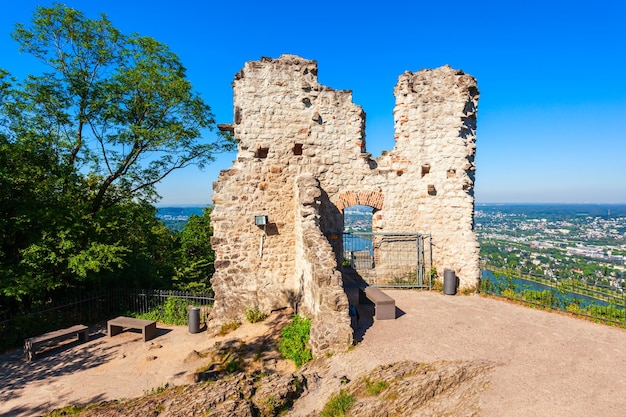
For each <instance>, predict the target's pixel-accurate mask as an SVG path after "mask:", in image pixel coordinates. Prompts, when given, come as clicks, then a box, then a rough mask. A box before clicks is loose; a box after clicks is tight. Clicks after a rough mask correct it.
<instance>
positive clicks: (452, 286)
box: [443, 269, 456, 295]
mask: <svg viewBox="0 0 626 417" xmlns="http://www.w3.org/2000/svg"><path fill="white" fill-rule="evenodd" d="M443 293H444V294H445V295H454V294H456V274H455V272H454V270H452V269H446V270H444V271H443Z"/></svg>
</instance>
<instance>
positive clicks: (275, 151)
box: [211, 55, 480, 354]
mask: <svg viewBox="0 0 626 417" xmlns="http://www.w3.org/2000/svg"><path fill="white" fill-rule="evenodd" d="M233 88H234V107H235V109H234V123H233V124H232V125H228V126H226V127H224V126H222V128H224V129H227V130H230V131H231V133H233V135H234V137H235V138H236V140H237V142H238V154H237V159H236V160H235V161H234V163H233V166H232V167H231V168H230V169H227V170H224V171H222V172H221V173H220V175H219V178H218V180H217V182H215V183H214V186H213V188H214V194H213V204H214V208H213V211H212V213H211V223H212V226H213V229H214V235H213V238H212V241H211V243H212V247H213V249H214V250H215V269H216V271H215V274H214V276H213V278H212V286H213V289H214V291H215V306H214V309H213V312H212V319H213V320H214V322H215V323H221V322H225V321H229V320H234V319H241V318H242V317H243V316H244V314H245V311H246V309H249V308H254V307H258V308H259V309H260V310H262V311H265V312H270V311H271V310H274V309H279V308H283V307H293V308H294V309H295V310H296V311H297V312H298V313H299V314H301V315H304V316H307V317H309V318H311V320H312V328H311V346H312V348H313V351H314V353H318V354H319V353H320V352H335V351H341V350H345V348H346V347H347V346H348V345H349V344H350V343H351V342H352V328H351V326H350V318H349V315H348V298H347V296H346V293H345V291H344V286H343V284H344V280H345V277H342V270H343V268H342V260H343V257H344V253H343V248H342V232H343V228H344V227H343V226H344V225H343V210H344V209H345V208H346V207H349V206H352V205H366V206H370V207H372V208H373V216H372V229H373V231H374V232H384V233H390V232H412V233H416V234H420V235H427V236H429V238H430V240H431V242H432V246H429V248H432V250H429V252H430V253H428V257H429V259H432V265H429V269H430V266H432V268H433V270H436V271H437V274H438V276H439V277H442V276H443V274H444V269H452V270H454V271H455V273H456V276H457V277H458V278H459V285H460V287H461V288H472V287H475V286H476V285H477V283H478V279H479V274H480V268H479V246H478V241H477V238H476V234H475V232H474V228H473V219H474V192H473V190H474V176H475V175H474V174H475V164H474V156H475V151H476V112H477V105H478V97H479V92H478V89H477V87H476V80H475V79H474V78H473V77H471V76H470V75H467V74H464V73H463V72H462V71H459V70H454V69H452V68H450V67H449V66H444V67H441V68H437V69H433V70H422V71H419V72H416V73H413V72H408V71H407V72H405V73H404V74H402V75H400V77H399V79H398V84H397V85H396V87H395V90H394V93H395V97H396V106H395V109H394V111H393V114H394V125H395V147H394V149H393V150H391V151H385V152H384V153H383V154H382V155H381V156H380V157H379V158H376V159H375V160H374V159H372V158H371V156H370V154H368V153H366V147H365V114H364V112H363V110H362V109H361V107H360V106H358V105H356V104H354V103H353V102H352V93H351V91H338V90H333V89H332V88H329V87H326V86H323V85H320V84H319V83H318V80H317V62H316V61H312V60H307V59H303V58H300V57H297V56H293V55H283V56H281V57H280V58H278V59H271V58H262V59H261V60H260V61H251V62H247V63H246V64H245V66H244V68H243V69H242V70H241V71H240V72H239V73H238V74H237V75H236V76H235V80H234V82H233ZM381 235H382V236H384V234H381ZM381 239H383V238H381ZM383 240H384V239H383ZM374 269H376V268H374Z"/></svg>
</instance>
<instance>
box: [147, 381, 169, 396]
mask: <svg viewBox="0 0 626 417" xmlns="http://www.w3.org/2000/svg"><path fill="white" fill-rule="evenodd" d="M169 387H170V384H169V383H165V385H160V386H158V387H156V388H152V389H151V390H150V391H144V395H156V394H161V393H162V392H165V391H167V389H168V388H169Z"/></svg>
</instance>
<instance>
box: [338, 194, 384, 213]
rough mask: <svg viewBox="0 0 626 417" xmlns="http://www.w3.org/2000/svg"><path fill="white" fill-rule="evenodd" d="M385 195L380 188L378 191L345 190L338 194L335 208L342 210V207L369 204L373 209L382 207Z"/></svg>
mask: <svg viewBox="0 0 626 417" xmlns="http://www.w3.org/2000/svg"><path fill="white" fill-rule="evenodd" d="M384 201H385V196H384V195H383V193H382V191H381V190H378V191H346V192H344V193H341V194H339V198H338V199H337V204H336V206H337V208H338V209H339V210H340V211H341V212H343V209H345V208H346V207H350V206H369V207H372V208H373V209H374V210H380V209H382V208H383V203H384Z"/></svg>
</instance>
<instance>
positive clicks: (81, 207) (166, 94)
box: [0, 4, 233, 310]
mask: <svg viewBox="0 0 626 417" xmlns="http://www.w3.org/2000/svg"><path fill="white" fill-rule="evenodd" d="M13 38H14V39H15V40H16V41H17V42H18V43H19V47H20V50H21V51H22V52H26V53H29V54H32V55H33V56H34V57H36V58H37V59H38V60H40V61H41V62H42V63H44V64H45V65H46V66H47V68H48V70H47V72H45V73H44V74H42V75H37V76H36V75H30V76H28V77H27V78H25V79H24V80H22V81H18V80H15V79H13V78H12V77H10V75H9V73H8V72H6V71H4V70H0V245H1V249H2V253H1V254H0V296H3V297H4V298H0V310H2V309H15V305H16V303H18V304H19V306H20V308H25V306H26V307H27V306H28V305H30V304H32V303H35V302H44V300H46V299H49V298H50V296H51V295H54V294H62V293H68V292H71V291H72V290H84V289H90V288H94V287H102V286H150V287H168V286H171V284H172V282H171V280H172V277H174V276H175V275H176V272H177V268H178V269H180V267H179V263H180V261H179V259H178V258H177V257H178V256H180V248H179V245H180V243H179V241H178V239H177V238H176V236H174V235H173V234H172V233H171V232H170V231H169V230H167V229H166V228H165V227H164V225H163V223H162V222H160V221H159V220H157V219H156V218H155V217H154V214H155V209H154V207H153V205H152V203H153V202H154V201H156V199H157V198H158V196H157V194H156V192H155V188H154V187H155V184H156V183H158V182H159V181H160V180H162V179H163V178H164V177H165V176H167V175H168V174H170V173H171V172H173V171H175V170H177V169H182V168H185V167H187V166H189V165H191V164H196V165H199V166H200V167H203V166H204V165H206V164H207V163H209V162H211V161H212V160H213V157H214V154H215V153H216V152H220V151H224V150H229V149H231V148H232V147H233V141H232V139H231V138H230V137H228V136H227V135H223V134H221V133H217V134H214V135H213V137H214V138H215V139H213V140H212V141H207V140H204V139H202V137H201V135H202V133H203V132H208V131H210V130H212V129H213V127H214V125H215V122H214V118H213V114H212V113H211V109H210V107H209V106H208V105H207V104H206V103H205V102H204V101H203V100H202V99H201V98H200V97H199V95H198V94H196V93H195V92H194V91H193V89H192V86H191V84H190V82H189V81H188V80H187V78H186V74H185V68H184V67H183V65H182V63H181V62H180V60H179V58H178V57H177V56H176V55H175V54H174V53H172V52H171V51H170V50H169V48H168V47H167V46H166V45H163V44H161V43H159V42H157V41H156V40H154V39H152V38H148V37H143V36H139V35H137V34H133V35H129V36H127V35H124V34H122V33H121V32H119V31H118V30H117V29H115V28H114V27H113V26H112V24H111V22H110V21H109V20H108V19H107V18H106V16H104V15H101V16H100V17H99V18H98V19H89V18H86V17H85V16H84V15H83V14H82V13H81V12H79V11H77V10H74V9H71V8H68V7H65V6H62V5H58V4H56V5H54V6H53V7H38V8H37V9H36V11H35V14H34V16H33V19H32V22H31V24H30V25H22V24H18V25H17V26H16V30H15V32H14V33H13ZM189 259H191V258H189ZM211 265H212V263H211ZM206 268H208V266H205V269H206ZM198 269H201V268H200V267H197V268H196V270H198ZM189 276H192V275H189ZM7 306H8V307H7Z"/></svg>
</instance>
